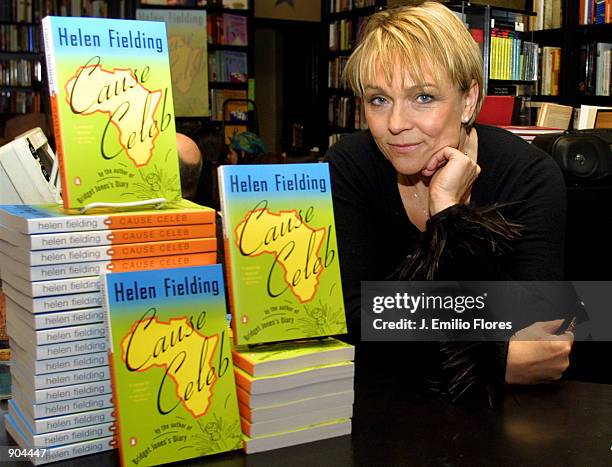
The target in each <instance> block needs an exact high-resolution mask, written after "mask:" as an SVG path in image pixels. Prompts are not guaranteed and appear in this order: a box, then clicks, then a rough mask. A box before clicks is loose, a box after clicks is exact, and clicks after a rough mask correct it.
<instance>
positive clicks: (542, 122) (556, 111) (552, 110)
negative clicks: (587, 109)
mask: <svg viewBox="0 0 612 467" xmlns="http://www.w3.org/2000/svg"><path fill="white" fill-rule="evenodd" d="M573 110H574V108H573V107H572V106H570V105H559V104H553V103H551V102H545V103H543V104H542V106H541V107H540V111H539V112H538V121H537V123H536V126H539V127H545V128H560V129H561V130H567V129H568V128H569V125H570V121H571V119H572V112H573Z"/></svg>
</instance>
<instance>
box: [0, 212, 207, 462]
mask: <svg viewBox="0 0 612 467" xmlns="http://www.w3.org/2000/svg"><path fill="white" fill-rule="evenodd" d="M214 215H215V212H214V210H212V209H210V208H204V207H200V206H197V205H195V204H193V203H190V202H187V201H181V202H177V203H175V204H174V207H169V208H167V209H163V210H149V211H122V212H117V213H112V214H108V213H107V214H99V213H96V212H94V211H92V212H91V213H88V214H80V215H69V214H67V213H66V211H64V210H63V209H62V208H61V207H59V206H51V205H45V206H17V205H12V206H0V269H1V271H0V274H1V276H2V282H3V290H4V292H5V293H6V302H7V303H6V312H7V313H6V319H7V330H8V335H9V336H10V347H11V352H12V355H13V363H14V364H13V365H12V366H11V376H12V393H13V399H12V400H11V401H10V403H9V413H8V415H7V416H6V427H7V430H8V431H9V433H10V434H11V435H12V436H13V438H14V439H15V440H16V441H17V442H18V444H19V445H20V446H21V447H22V448H27V449H36V448H45V449H46V451H45V455H44V456H43V457H38V458H35V459H34V460H35V461H36V462H37V463H44V462H51V461H55V460H60V459H67V458H71V457H76V456H81V455H84V454H90V453H94V452H100V451H104V450H107V449H111V446H110V445H109V441H111V439H112V432H111V431H110V427H111V425H112V422H113V415H112V411H113V406H112V402H111V381H110V372H109V367H108V356H107V350H108V349H107V339H106V329H105V325H104V314H103V308H102V306H103V303H102V302H103V300H102V293H101V291H100V287H101V282H100V276H99V274H100V273H102V272H113V273H114V272H119V271H132V270H150V269H163V268H171V267H174V266H177V265H187V266H189V265H192V266H194V265H203V264H212V263H215V262H216V259H217V255H216V238H215V224H214V221H215V217H214ZM175 286H176V285H175ZM141 293H142V291H141V290H139V289H133V288H127V287H126V289H125V291H124V294H125V297H126V300H132V299H135V298H137V296H138V295H139V294H141Z"/></svg>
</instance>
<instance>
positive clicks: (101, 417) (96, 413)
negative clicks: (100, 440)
mask: <svg viewBox="0 0 612 467" xmlns="http://www.w3.org/2000/svg"><path fill="white" fill-rule="evenodd" d="M11 405H13V406H19V404H18V403H17V401H15V400H14V399H13V400H12V401H11V402H9V413H11V412H12V411H14V407H13V408H12V407H11ZM20 411H21V409H20ZM21 412H22V416H23V418H24V419H25V421H26V423H27V424H28V426H30V427H31V431H32V432H34V433H37V434H41V433H49V432H53V431H60V430H68V429H73V428H78V427H81V426H88V425H99V424H102V423H108V422H112V421H114V420H115V417H114V416H113V414H112V413H113V409H112V408H109V409H101V410H92V411H90V412H84V413H76V414H70V415H60V416H57V417H49V418H41V419H38V420H34V419H27V418H25V415H24V414H23V411H21Z"/></svg>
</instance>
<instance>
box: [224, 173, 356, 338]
mask: <svg viewBox="0 0 612 467" xmlns="http://www.w3.org/2000/svg"><path fill="white" fill-rule="evenodd" d="M219 189H220V197H221V209H222V212H223V232H224V242H225V255H226V262H225V263H226V273H227V280H228V285H229V288H230V306H231V311H232V327H233V331H234V342H235V343H236V344H238V345H241V344H256V343H262V342H276V341H283V340H292V339H301V338H308V337H318V336H330V335H336V334H343V333H345V332H346V319H345V314H344V302H343V299H342V284H341V281H340V266H339V264H338V247H337V243H336V230H335V225H334V211H333V205H332V198H331V187H330V180H329V167H328V165H327V164H282V165H271V164H270V165H236V166H223V167H220V169H219Z"/></svg>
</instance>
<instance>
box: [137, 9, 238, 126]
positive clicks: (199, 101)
mask: <svg viewBox="0 0 612 467" xmlns="http://www.w3.org/2000/svg"><path fill="white" fill-rule="evenodd" d="M136 19H139V20H149V21H163V22H164V23H166V29H167V31H168V47H169V48H170V70H171V72H172V94H173V97H174V110H175V113H176V116H177V117H199V116H209V115H210V114H209V105H208V53H207V44H208V39H207V34H206V24H207V17H206V11H205V10H178V9H171V10H161V9H155V10H153V9H150V10H146V9H142V8H139V9H137V10H136ZM244 19H245V21H246V17H245V18H244ZM245 31H246V27H245Z"/></svg>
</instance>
